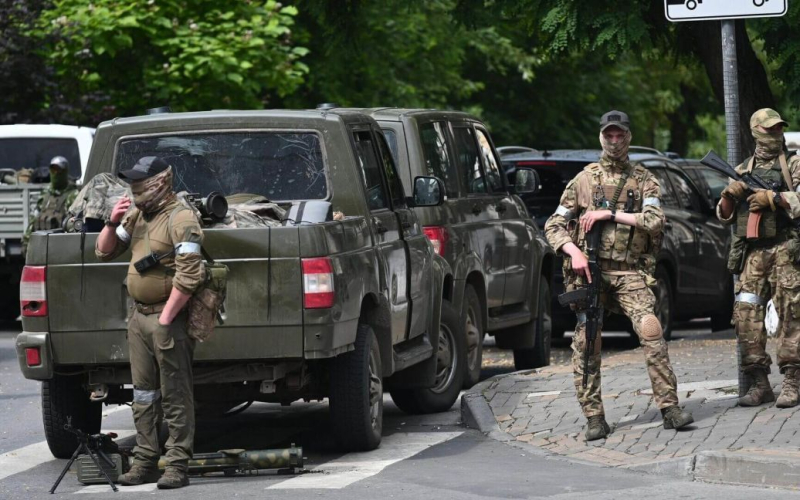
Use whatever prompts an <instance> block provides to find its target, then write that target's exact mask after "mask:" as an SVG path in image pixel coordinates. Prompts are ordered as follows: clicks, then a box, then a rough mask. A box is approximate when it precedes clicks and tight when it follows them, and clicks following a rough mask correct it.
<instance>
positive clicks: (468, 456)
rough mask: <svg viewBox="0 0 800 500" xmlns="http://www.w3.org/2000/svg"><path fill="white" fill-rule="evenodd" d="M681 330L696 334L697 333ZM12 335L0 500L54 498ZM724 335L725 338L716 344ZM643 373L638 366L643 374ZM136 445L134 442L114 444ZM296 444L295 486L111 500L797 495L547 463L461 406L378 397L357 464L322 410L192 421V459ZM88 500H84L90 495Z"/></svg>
mask: <svg viewBox="0 0 800 500" xmlns="http://www.w3.org/2000/svg"><path fill="white" fill-rule="evenodd" d="M690 326H691V328H692V329H689V330H683V331H681V332H678V335H677V337H680V336H704V335H707V329H705V330H704V327H703V325H702V324H701V325H698V324H692V325H690ZM15 334H16V325H6V326H5V328H3V329H2V330H0V374H2V375H1V376H0V404H2V411H0V429H1V430H0V498H3V499H16V498H25V499H27V498H52V497H51V496H50V495H48V494H47V492H48V490H49V488H50V486H51V484H52V483H53V481H54V480H55V479H56V477H57V475H58V473H59V472H60V470H61V469H62V467H63V466H64V464H65V463H66V461H65V460H55V459H53V458H52V456H50V454H49V452H48V451H47V448H46V445H45V444H44V442H43V440H44V436H43V431H42V423H41V414H40V412H41V404H40V396H39V384H38V383H36V382H32V381H28V380H25V379H23V378H22V376H21V375H20V373H19V369H18V366H17V361H16V356H15V352H14V336H15ZM725 334H727V335H731V333H730V332H727V333H725V332H723V334H722V335H725ZM491 344H492V343H491V339H488V340H487V346H486V349H485V353H484V363H485V370H484V372H483V376H484V377H489V376H492V375H495V374H497V373H502V372H507V371H511V370H513V356H512V355H511V353H506V352H502V351H499V350H497V349H496V348H494V347H492V345H491ZM603 346H604V349H606V350H621V349H631V348H633V347H635V346H636V342H635V341H632V340H631V339H630V338H629V337H628V336H627V335H626V334H617V335H614V334H612V335H608V336H607V337H606V338H604V343H603ZM569 352H570V351H569V340H568V339H565V340H561V341H558V342H556V344H555V345H554V349H553V359H554V362H556V363H564V362H567V361H568V357H569ZM643 369H644V367H643ZM132 429H133V423H132V418H131V414H130V411H129V410H128V408H127V407H108V408H107V411H106V412H105V417H104V420H103V430H104V431H109V430H116V431H119V432H121V433H122V434H123V435H130V434H131V431H132ZM120 443H121V444H122V445H123V446H125V445H127V446H132V445H133V438H132V437H125V438H123V439H121V440H120ZM291 443H296V444H297V445H300V446H303V448H304V456H305V457H306V460H305V466H306V468H307V469H309V470H311V471H312V472H310V473H307V474H300V475H296V476H285V475H276V474H273V473H267V474H263V475H259V476H249V477H235V478H230V477H223V476H207V477H200V478H192V484H191V486H190V487H189V488H184V489H182V490H178V491H172V492H160V491H158V490H155V489H154V488H153V487H152V486H153V485H147V486H146V487H144V488H133V489H131V488H123V489H121V492H120V493H119V494H120V495H123V496H124V497H125V498H130V497H131V496H132V495H135V496H144V495H153V494H158V495H166V496H169V497H170V498H187V499H188V498H195V497H199V498H223V497H229V498H232V497H241V498H249V497H261V498H263V497H269V498H291V499H297V498H320V497H325V498H343V499H344V498H347V499H361V498H363V499H374V498H399V499H405V498H408V499H414V500H418V499H419V498H436V499H472V498H538V497H556V498H563V499H584V498H586V497H587V495H591V496H592V498H593V499H594V498H598V499H605V498H609V499H611V498H622V497H631V498H635V497H647V498H649V499H660V498H664V499H676V498H716V497H720V496H723V495H724V496H725V497H726V498H727V499H736V498H742V499H744V498H748V499H749V498H752V497H753V496H755V495H757V496H758V497H759V498H762V499H772V498H775V499H777V498H782V499H783V498H789V497H792V496H798V497H800V494H796V493H793V492H791V493H790V492H786V491H771V490H762V489H751V488H743V487H733V486H723V485H709V484H701V483H692V482H687V481H683V480H677V479H670V478H664V477H658V476H647V475H642V474H639V473H633V472H627V471H620V470H610V469H604V468H599V467H595V466H590V465H578V464H574V463H570V462H566V461H563V460H558V459H552V458H547V457H544V456H542V455H540V454H537V453H532V452H531V451H529V450H527V449H520V448H516V447H513V446H511V445H507V444H504V443H499V442H496V441H493V440H491V439H488V438H486V437H485V436H483V435H482V434H480V433H478V432H476V431H474V430H469V429H466V428H464V427H462V426H461V425H460V413H459V405H458V404H457V405H455V406H454V407H453V408H452V409H451V410H450V411H449V412H446V413H441V414H437V415H427V416H410V415H406V414H404V413H403V412H401V411H400V410H398V409H397V408H396V407H395V406H394V405H393V404H392V403H391V399H390V398H388V397H387V398H386V408H385V424H384V441H383V444H382V446H381V448H379V449H378V450H376V451H374V452H371V453H366V454H348V455H342V454H340V453H337V452H336V451H335V449H334V448H333V443H332V441H331V439H330V432H329V427H328V424H327V406H326V405H325V404H323V403H312V404H294V405H292V406H291V407H289V408H281V407H279V406H277V405H266V404H255V405H253V407H251V408H250V409H248V410H247V411H245V412H243V413H241V414H239V415H235V416H232V417H229V418H224V419H215V420H204V421H201V422H199V424H198V430H197V436H196V451H197V452H206V451H216V450H218V449H222V448H237V447H241V448H247V449H264V448H275V447H281V446H287V445H289V444H291ZM75 493H83V494H90V495H92V494H94V495H97V496H96V498H109V497H110V495H111V494H112V493H111V491H110V490H109V489H108V488H107V487H104V486H92V487H85V486H82V485H80V484H79V483H78V482H77V480H76V477H75V475H74V472H71V473H70V474H68V475H67V476H66V477H65V479H64V481H63V482H62V484H61V486H60V487H59V490H58V492H57V494H58V495H59V496H65V495H72V494H75ZM90 498H91V496H90Z"/></svg>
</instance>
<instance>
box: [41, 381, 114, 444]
mask: <svg viewBox="0 0 800 500" xmlns="http://www.w3.org/2000/svg"><path fill="white" fill-rule="evenodd" d="M102 408H103V406H102V403H93V402H91V401H90V400H89V394H88V393H87V392H86V391H84V390H83V380H82V377H80V376H77V375H76V376H64V375H53V378H52V379H50V380H44V381H42V420H43V421H44V436H45V439H46V440H47V446H48V447H49V448H50V452H51V453H52V454H53V456H54V457H56V458H70V457H71V456H72V453H73V452H74V451H75V448H77V447H78V440H77V439H76V436H75V434H73V433H71V432H69V431H67V430H65V429H64V426H65V425H66V424H67V422H68V421H69V422H71V424H72V427H73V428H75V429H80V430H82V431H83V432H85V433H86V434H97V433H98V432H100V421H101V419H102V416H103V415H102Z"/></svg>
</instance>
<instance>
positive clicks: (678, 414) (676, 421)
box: [661, 405, 694, 430]
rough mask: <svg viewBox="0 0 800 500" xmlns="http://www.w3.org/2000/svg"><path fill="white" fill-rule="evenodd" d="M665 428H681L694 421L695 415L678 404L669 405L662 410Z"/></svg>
mask: <svg viewBox="0 0 800 500" xmlns="http://www.w3.org/2000/svg"><path fill="white" fill-rule="evenodd" d="M661 418H663V419H664V428H665V429H676V430H677V429H680V428H682V427H686V426H687V425H689V424H691V423H692V422H694V417H692V414H691V413H689V412H688V411H687V410H684V409H682V408H681V407H680V406H678V405H672V406H668V407H666V408H664V409H662V410H661Z"/></svg>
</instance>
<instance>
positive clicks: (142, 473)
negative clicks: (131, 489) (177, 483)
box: [117, 464, 161, 486]
mask: <svg viewBox="0 0 800 500" xmlns="http://www.w3.org/2000/svg"><path fill="white" fill-rule="evenodd" d="M160 477H161V473H159V472H158V469H156V468H155V467H154V468H152V469H151V468H148V467H142V466H141V465H138V464H134V465H133V467H131V470H129V471H128V472H126V473H125V474H123V475H121V476H119V477H118V478H117V482H118V483H119V484H121V485H122V486H138V485H140V484H145V483H155V482H156V481H158V480H159V478H160Z"/></svg>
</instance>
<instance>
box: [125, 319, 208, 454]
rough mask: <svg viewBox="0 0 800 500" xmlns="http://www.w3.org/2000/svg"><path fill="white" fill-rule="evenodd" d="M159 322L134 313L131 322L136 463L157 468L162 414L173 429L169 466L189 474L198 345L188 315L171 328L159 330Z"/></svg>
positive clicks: (129, 339) (169, 444)
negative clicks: (194, 360) (188, 326)
mask: <svg viewBox="0 0 800 500" xmlns="http://www.w3.org/2000/svg"><path fill="white" fill-rule="evenodd" d="M158 316H159V313H154V314H142V313H140V312H139V311H137V310H136V309H134V311H133V315H132V316H131V318H130V321H129V322H128V350H129V352H130V359H131V375H132V378H133V423H134V426H135V427H136V447H135V448H134V449H133V463H134V464H138V465H141V466H143V467H148V468H152V467H155V466H156V465H157V464H158V459H159V457H160V456H161V451H160V450H161V448H160V446H159V443H158V427H159V424H160V422H161V418H162V410H163V419H164V420H166V422H167V427H168V429H169V438H168V439H167V444H166V448H167V454H166V460H167V465H169V466H172V467H177V468H180V469H183V470H186V469H187V468H188V462H189V459H190V458H192V450H193V445H194V427H195V425H194V385H193V380H192V358H193V354H194V340H192V339H191V338H189V337H188V336H187V334H186V312H185V311H184V312H181V313H180V314H178V316H177V317H176V318H175V320H174V321H173V322H172V324H171V325H170V326H169V327H166V326H161V325H159V323H158Z"/></svg>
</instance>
